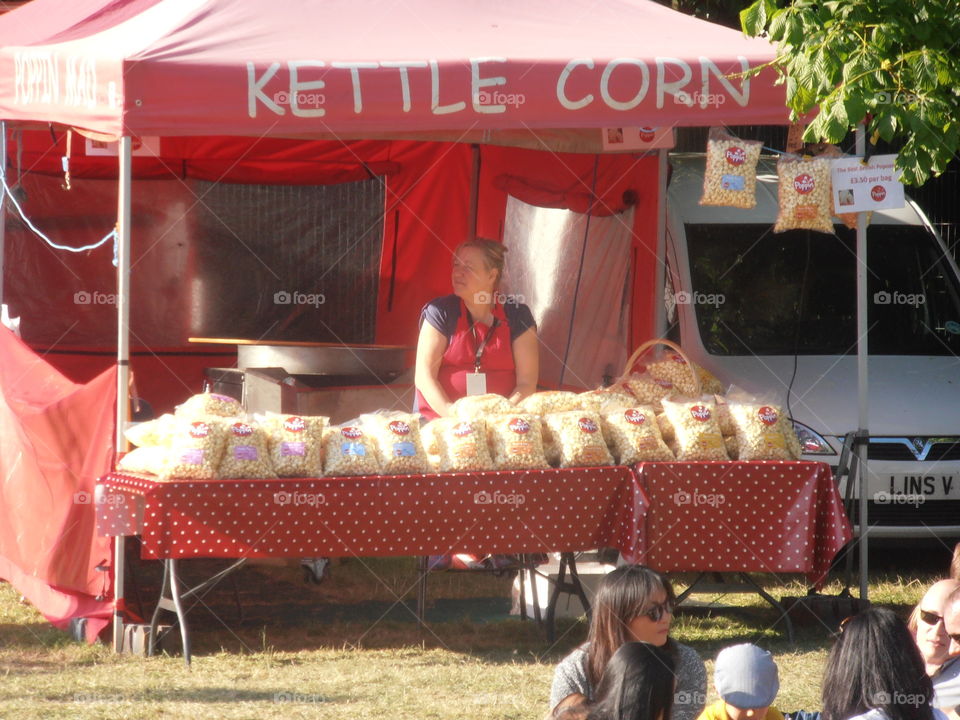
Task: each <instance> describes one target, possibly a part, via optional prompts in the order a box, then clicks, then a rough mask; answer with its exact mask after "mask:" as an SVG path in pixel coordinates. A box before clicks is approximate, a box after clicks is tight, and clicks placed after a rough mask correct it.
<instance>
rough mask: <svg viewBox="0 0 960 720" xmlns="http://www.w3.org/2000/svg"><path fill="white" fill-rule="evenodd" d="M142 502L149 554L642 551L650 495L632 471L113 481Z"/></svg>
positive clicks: (116, 477) (115, 477) (122, 477)
mask: <svg viewBox="0 0 960 720" xmlns="http://www.w3.org/2000/svg"><path fill="white" fill-rule="evenodd" d="M101 484H103V485H105V486H106V487H107V488H108V489H109V490H110V491H111V492H117V493H121V492H122V493H126V494H131V495H141V496H143V499H144V513H143V523H142V527H141V528H140V534H141V536H142V538H143V546H142V547H143V555H144V557H149V558H191V557H307V556H315V555H316V556H331V557H336V556H344V555H358V556H393V555H435V554H445V553H451V552H467V553H478V554H483V553H516V552H537V551H554V552H557V551H575V550H584V549H589V548H595V547H615V548H618V549H619V550H620V551H621V552H623V553H624V554H625V555H626V556H628V557H630V558H636V557H638V554H639V551H640V550H641V540H642V529H643V522H644V514H645V512H646V500H645V498H644V495H643V492H642V491H641V490H640V486H639V483H638V481H637V478H636V476H635V474H634V471H633V470H632V469H631V468H629V467H622V466H618V467H607V468H567V469H549V470H518V471H511V470H501V471H491V472H480V473H442V474H422V475H403V476H360V477H349V478H347V477H330V478H317V479H294V480H291V479H285V478H281V479H277V480H219V481H218V480H213V481H205V482H197V481H189V480H184V481H173V482H158V481H156V480H151V479H147V478H144V477H140V476H134V475H126V474H119V473H117V474H111V475H108V476H107V477H106V478H104V479H103V480H102V481H101Z"/></svg>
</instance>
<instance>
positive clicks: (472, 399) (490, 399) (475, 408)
mask: <svg viewBox="0 0 960 720" xmlns="http://www.w3.org/2000/svg"><path fill="white" fill-rule="evenodd" d="M516 411H517V409H516V408H515V407H514V406H513V404H512V403H511V402H510V401H509V400H507V399H506V398H505V397H504V396H503V395H497V394H496V393H487V394H486V395H468V396H466V397H462V398H460V399H459V400H457V401H456V402H454V403H453V404H452V405H451V406H450V417H458V418H460V419H461V420H474V419H476V418H483V417H486V416H487V415H499V414H501V413H511V412H516Z"/></svg>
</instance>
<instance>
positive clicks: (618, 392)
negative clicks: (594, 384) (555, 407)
mask: <svg viewBox="0 0 960 720" xmlns="http://www.w3.org/2000/svg"><path fill="white" fill-rule="evenodd" d="M636 404H637V399H636V398H635V397H634V396H633V395H632V394H631V393H630V392H629V391H627V390H626V389H625V388H619V389H618V388H601V389H599V390H588V391H587V392H582V393H580V394H579V395H577V408H576V409H578V410H588V411H589V412H595V413H597V414H598V415H599V414H603V413H605V412H607V411H608V410H616V409H619V408H628V407H631V406H633V405H636Z"/></svg>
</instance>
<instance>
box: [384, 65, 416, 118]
mask: <svg viewBox="0 0 960 720" xmlns="http://www.w3.org/2000/svg"><path fill="white" fill-rule="evenodd" d="M380 65H382V66H383V67H385V68H397V69H398V70H399V71H400V92H402V93H403V111H404V112H405V113H408V112H410V74H409V73H408V72H407V70H409V69H410V68H425V67H427V63H426V62H425V61H422V60H403V61H397V62H382V63H380Z"/></svg>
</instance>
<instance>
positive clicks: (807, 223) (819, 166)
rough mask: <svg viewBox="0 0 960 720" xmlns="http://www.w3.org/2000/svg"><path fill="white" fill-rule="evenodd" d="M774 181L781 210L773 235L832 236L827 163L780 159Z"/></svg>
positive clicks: (823, 161)
mask: <svg viewBox="0 0 960 720" xmlns="http://www.w3.org/2000/svg"><path fill="white" fill-rule="evenodd" d="M777 177H778V183H777V187H778V188H779V191H778V192H779V203H780V208H779V212H778V213H777V223H776V225H774V227H773V231H774V232H784V231H785V230H816V231H818V232H823V233H833V231H834V230H833V219H832V216H833V210H832V208H833V204H832V202H831V198H830V188H831V184H830V161H829V160H828V159H827V158H810V159H806V160H805V159H803V158H801V157H797V156H796V155H782V156H781V157H780V159H779V160H778V161H777Z"/></svg>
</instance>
